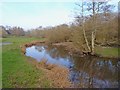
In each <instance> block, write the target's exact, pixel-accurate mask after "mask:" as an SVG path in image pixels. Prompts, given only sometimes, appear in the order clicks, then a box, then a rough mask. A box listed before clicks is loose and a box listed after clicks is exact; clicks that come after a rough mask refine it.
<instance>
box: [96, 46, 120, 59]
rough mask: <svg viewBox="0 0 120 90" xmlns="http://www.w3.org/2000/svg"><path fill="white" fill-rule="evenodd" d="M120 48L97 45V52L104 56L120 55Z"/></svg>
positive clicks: (115, 56)
mask: <svg viewBox="0 0 120 90" xmlns="http://www.w3.org/2000/svg"><path fill="white" fill-rule="evenodd" d="M119 51H120V48H114V47H96V48H95V52H96V53H97V54H99V55H101V56H103V57H114V58H117V57H119V55H118V54H119Z"/></svg>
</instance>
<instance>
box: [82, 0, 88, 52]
mask: <svg viewBox="0 0 120 90" xmlns="http://www.w3.org/2000/svg"><path fill="white" fill-rule="evenodd" d="M83 13H84V7H83V0H82V29H83V35H84V40H85V43H86V46H87V49H88V52H90V46H89V43H88V40H87V36H86V32H85V26H84V15H83Z"/></svg>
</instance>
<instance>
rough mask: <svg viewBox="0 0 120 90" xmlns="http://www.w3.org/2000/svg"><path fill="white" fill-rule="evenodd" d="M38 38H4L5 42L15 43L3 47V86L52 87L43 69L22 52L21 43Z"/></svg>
mask: <svg viewBox="0 0 120 90" xmlns="http://www.w3.org/2000/svg"><path fill="white" fill-rule="evenodd" d="M33 40H38V39H36V38H25V37H12V38H4V39H3V42H12V43H13V44H10V45H4V46H3V47H2V85H3V86H2V87H3V88H14V87H17V88H18V87H20V88H22V87H24V88H27V87H29V88H36V87H50V83H49V81H48V80H46V79H45V78H44V79H43V77H44V73H43V72H42V70H38V69H37V68H36V67H35V66H33V65H32V64H31V63H29V62H28V57H26V56H24V55H23V54H22V53H21V50H20V45H21V44H23V43H26V42H30V41H33Z"/></svg>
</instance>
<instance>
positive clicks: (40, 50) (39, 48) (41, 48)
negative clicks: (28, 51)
mask: <svg viewBox="0 0 120 90" xmlns="http://www.w3.org/2000/svg"><path fill="white" fill-rule="evenodd" d="M35 49H36V50H37V51H39V52H42V51H43V50H44V47H43V46H35Z"/></svg>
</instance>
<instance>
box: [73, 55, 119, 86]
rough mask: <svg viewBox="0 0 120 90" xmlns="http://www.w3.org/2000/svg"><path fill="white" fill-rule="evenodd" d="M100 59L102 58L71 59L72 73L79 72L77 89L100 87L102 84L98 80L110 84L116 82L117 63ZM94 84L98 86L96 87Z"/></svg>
mask: <svg viewBox="0 0 120 90" xmlns="http://www.w3.org/2000/svg"><path fill="white" fill-rule="evenodd" d="M102 59H103V58H101V59H100V58H95V57H94V58H93V57H84V58H80V57H73V60H74V72H75V73H76V72H78V71H79V81H80V84H79V87H89V88H92V87H96V86H98V87H99V86H100V85H102V84H101V83H102V82H98V80H101V81H104V82H105V81H106V80H107V81H109V83H111V84H112V83H113V82H117V80H118V75H116V74H118V61H117V60H104V59H103V60H102ZM96 83H97V84H99V85H96ZM101 87H104V86H101ZM110 87H112V86H110ZM113 87H114V86H113Z"/></svg>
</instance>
